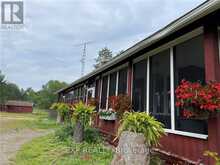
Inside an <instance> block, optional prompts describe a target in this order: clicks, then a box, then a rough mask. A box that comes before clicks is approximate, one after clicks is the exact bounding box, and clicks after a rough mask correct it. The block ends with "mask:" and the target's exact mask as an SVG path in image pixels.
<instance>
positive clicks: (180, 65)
mask: <svg viewBox="0 0 220 165" xmlns="http://www.w3.org/2000/svg"><path fill="white" fill-rule="evenodd" d="M174 50H175V52H174V53H175V56H174V65H175V87H177V86H178V84H179V83H180V82H181V80H182V79H185V80H188V81H191V82H195V81H200V82H201V83H203V84H204V83H205V64H204V50H203V36H198V37H195V38H193V39H191V40H188V41H186V42H184V43H181V44H179V45H177V46H176V47H175V49H174ZM175 112H176V114H175V127H176V129H177V130H180V131H187V132H193V133H201V134H207V133H208V132H207V121H205V120H195V119H185V118H183V117H182V115H181V113H180V112H181V111H180V110H179V109H178V108H176V111H175Z"/></svg>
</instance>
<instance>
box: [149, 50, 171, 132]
mask: <svg viewBox="0 0 220 165" xmlns="http://www.w3.org/2000/svg"><path fill="white" fill-rule="evenodd" d="M169 66H170V51H169V50H166V51H164V52H161V53H159V54H157V55H155V56H152V57H151V58H150V98H149V99H150V109H149V112H150V114H152V115H153V116H154V117H155V118H156V119H157V120H159V121H160V122H162V123H164V125H165V127H166V128H168V129H170V128H171V113H170V67H169Z"/></svg>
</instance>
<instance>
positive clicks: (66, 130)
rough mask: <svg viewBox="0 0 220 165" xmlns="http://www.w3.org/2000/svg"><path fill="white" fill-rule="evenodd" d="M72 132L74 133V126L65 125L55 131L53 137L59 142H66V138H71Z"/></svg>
mask: <svg viewBox="0 0 220 165" xmlns="http://www.w3.org/2000/svg"><path fill="white" fill-rule="evenodd" d="M73 132H74V125H73V124H65V125H63V126H62V127H60V128H59V129H57V130H56V132H55V136H56V137H57V138H58V139H59V140H61V141H66V140H67V139H68V138H70V137H72V136H73Z"/></svg>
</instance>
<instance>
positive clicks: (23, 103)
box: [5, 100, 33, 107]
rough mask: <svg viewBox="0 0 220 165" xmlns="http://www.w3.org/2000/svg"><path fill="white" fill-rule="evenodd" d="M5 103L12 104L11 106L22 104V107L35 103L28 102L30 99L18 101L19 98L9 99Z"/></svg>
mask: <svg viewBox="0 0 220 165" xmlns="http://www.w3.org/2000/svg"><path fill="white" fill-rule="evenodd" d="M5 105H10V106H22V107H32V106H33V103H31V102H28V101H17V100H9V101H7V102H6V104H5Z"/></svg>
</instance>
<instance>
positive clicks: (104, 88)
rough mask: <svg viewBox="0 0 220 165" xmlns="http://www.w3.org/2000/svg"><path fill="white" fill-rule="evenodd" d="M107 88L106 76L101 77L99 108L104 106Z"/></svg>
mask: <svg viewBox="0 0 220 165" xmlns="http://www.w3.org/2000/svg"><path fill="white" fill-rule="evenodd" d="M107 90H108V76H105V77H103V78H102V95H101V109H105V108H106V101H107Z"/></svg>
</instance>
